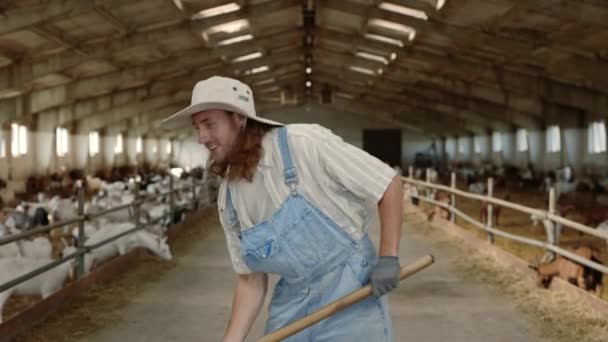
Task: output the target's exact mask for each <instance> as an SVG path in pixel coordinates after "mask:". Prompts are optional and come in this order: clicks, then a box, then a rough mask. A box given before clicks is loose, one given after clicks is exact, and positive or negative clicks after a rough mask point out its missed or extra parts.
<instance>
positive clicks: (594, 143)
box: [588, 121, 606, 153]
mask: <svg viewBox="0 0 608 342" xmlns="http://www.w3.org/2000/svg"><path fill="white" fill-rule="evenodd" d="M588 136H589V153H602V152H606V123H605V122H604V121H596V122H592V123H590V124H589V132H588Z"/></svg>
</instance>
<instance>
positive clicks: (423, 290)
mask: <svg viewBox="0 0 608 342" xmlns="http://www.w3.org/2000/svg"><path fill="white" fill-rule="evenodd" d="M408 217H412V216H408ZM420 224H425V223H421V222H419V221H418V222H416V221H412V219H411V218H410V219H409V220H408V222H406V224H405V229H404V235H403V240H402V248H401V260H402V263H407V262H410V261H412V260H415V259H417V258H418V257H420V256H422V255H424V254H427V253H432V254H433V255H434V256H435V257H436V263H435V264H434V265H433V266H431V267H430V268H428V269H426V270H425V271H423V272H421V273H419V274H417V275H415V276H413V277H412V278H410V279H409V280H407V281H406V282H403V283H401V286H400V287H399V289H398V290H396V292H394V293H392V294H391V295H390V303H391V311H392V315H393V323H394V325H395V337H396V338H395V340H396V341H430V342H433V341H447V340H450V341H452V342H460V341H463V342H464V341H467V342H468V341H505V342H506V341H547V340H544V339H542V338H540V337H539V334H538V333H537V332H536V331H535V329H534V327H533V326H532V325H531V324H530V323H529V322H527V321H526V320H525V319H524V318H523V316H522V315H521V314H520V313H519V312H518V311H516V310H515V309H514V308H513V306H512V305H511V304H510V303H509V302H508V301H507V300H506V299H501V298H497V297H496V294H495V293H493V292H492V290H491V289H489V288H487V287H485V286H482V285H479V284H472V283H469V282H464V281H462V280H461V278H460V277H459V276H458V274H457V272H456V270H455V269H454V265H453V262H454V261H455V260H456V259H458V258H462V255H459V254H458V252H457V251H455V250H450V249H448V248H446V247H445V246H444V245H441V246H439V245H436V244H434V243H433V242H430V241H428V240H426V239H425V237H423V236H422V235H420V234H418V233H416V232H415V229H416V227H419V225H420ZM220 229H221V228H220V227H219V226H217V227H216V228H214V229H212V231H211V233H210V234H209V235H208V237H207V238H206V239H205V240H203V241H200V242H198V243H197V244H196V245H195V246H194V247H193V248H192V249H191V253H189V255H187V256H184V257H180V258H178V259H177V263H178V265H177V267H174V268H173V269H171V270H170V271H168V272H167V273H166V274H165V275H164V276H163V277H162V278H161V279H160V280H159V282H158V283H156V284H151V285H150V286H148V287H147V289H146V290H145V291H144V292H142V293H141V294H139V295H138V296H137V297H135V298H133V300H132V302H131V303H130V304H129V305H128V306H127V307H125V308H124V311H123V312H122V313H121V314H120V315H121V317H122V320H121V321H120V322H119V323H116V324H114V325H112V326H107V327H104V328H102V329H101V330H99V331H97V332H96V333H94V334H92V335H91V336H86V337H84V338H83V339H82V341H87V342H106V341H107V342H110V341H124V340H128V341H133V342H138V341H142V342H143V341H146V342H147V341H220V340H221V337H222V334H223V332H224V328H225V324H226V322H227V319H228V317H229V314H230V305H231V300H232V289H233V286H234V280H235V276H234V273H233V271H232V268H231V265H230V260H229V258H228V254H227V250H226V247H225V243H224V237H223V234H222V232H221V230H220ZM373 231H374V233H376V234H374V235H376V236H375V240H376V241H377V229H373ZM275 281H276V280H275V279H273V280H272V284H274V282H275ZM266 317H267V313H266V309H265V308H264V309H263V311H262V314H261V316H260V317H259V318H258V320H257V321H256V323H255V326H254V328H253V331H252V333H251V334H250V336H249V339H248V341H255V340H256V338H258V337H260V336H261V334H262V332H263V325H264V321H265V319H266Z"/></svg>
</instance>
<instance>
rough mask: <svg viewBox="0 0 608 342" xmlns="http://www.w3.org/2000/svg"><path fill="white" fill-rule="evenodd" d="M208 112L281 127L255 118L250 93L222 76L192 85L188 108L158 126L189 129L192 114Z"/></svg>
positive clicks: (249, 89) (239, 84)
mask: <svg viewBox="0 0 608 342" xmlns="http://www.w3.org/2000/svg"><path fill="white" fill-rule="evenodd" d="M208 109H223V110H226V111H229V112H235V113H238V114H241V115H244V116H246V117H247V118H249V119H252V120H255V121H259V122H262V123H265V124H269V125H276V126H283V124H282V123H280V122H276V121H272V120H268V119H264V118H260V117H258V116H257V115H256V113H255V106H254V103H253V92H252V91H251V88H249V86H248V85H246V84H245V83H243V82H241V81H239V80H235V79H232V78H228V77H222V76H213V77H210V78H208V79H206V80H202V81H199V82H198V83H196V85H195V86H194V89H192V100H191V101H190V106H188V107H186V108H184V109H182V110H180V111H179V112H177V113H175V114H173V115H171V116H170V117H168V118H166V119H164V120H163V121H162V123H161V125H162V126H163V127H165V128H169V129H175V128H181V127H185V126H191V125H192V115H193V114H196V113H198V112H202V111H204V110H208Z"/></svg>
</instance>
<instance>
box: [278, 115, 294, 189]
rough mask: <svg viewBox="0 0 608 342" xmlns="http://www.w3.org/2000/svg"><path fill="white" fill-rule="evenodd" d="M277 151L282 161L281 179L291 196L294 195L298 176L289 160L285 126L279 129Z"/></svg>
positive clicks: (290, 159)
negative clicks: (279, 152) (282, 178)
mask: <svg viewBox="0 0 608 342" xmlns="http://www.w3.org/2000/svg"><path fill="white" fill-rule="evenodd" d="M279 149H280V151H281V159H282V160H283V177H284V179H285V185H287V186H288V187H289V189H290V190H291V193H292V194H295V193H296V185H297V184H298V174H297V172H296V166H295V164H294V163H293V160H292V158H291V153H290V152H289V146H288V143H287V128H286V127H285V126H283V127H281V128H279Z"/></svg>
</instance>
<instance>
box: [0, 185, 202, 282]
mask: <svg viewBox="0 0 608 342" xmlns="http://www.w3.org/2000/svg"><path fill="white" fill-rule="evenodd" d="M169 177H170V178H169V191H167V192H163V193H161V194H160V195H162V196H165V195H169V196H170V199H169V203H170V205H169V207H170V210H169V211H167V212H165V213H164V214H163V215H162V216H160V217H158V218H156V219H154V220H152V221H149V222H146V223H144V224H142V223H141V222H140V217H139V206H140V205H141V204H143V203H144V202H146V200H145V199H141V198H140V196H139V195H140V191H139V183H137V184H136V187H135V199H134V200H133V201H132V202H130V203H127V204H123V205H119V206H116V207H113V208H109V209H106V210H103V211H101V212H99V213H95V214H90V215H88V214H84V188H83V187H82V185H81V184H79V185H78V211H79V216H77V217H76V218H73V219H69V220H65V221H62V222H57V223H54V224H51V225H49V226H47V227H40V228H36V229H32V230H28V231H26V232H22V233H19V234H15V235H11V236H8V237H5V238H2V239H0V246H2V245H6V244H8V243H11V242H17V241H19V240H23V239H25V238H28V237H31V236H33V235H37V234H40V233H47V232H50V231H51V230H53V229H57V228H60V227H63V226H66V225H72V224H75V223H78V224H79V227H78V228H79V229H78V237H77V239H76V241H77V249H76V252H74V253H71V254H69V255H65V256H62V257H61V258H59V259H57V260H54V261H52V262H50V263H48V264H46V265H43V266H41V267H39V268H36V269H34V270H32V271H30V272H27V273H25V274H23V275H21V276H19V277H17V278H15V279H12V280H10V281H8V282H6V283H4V284H1V285H0V293H1V292H3V291H6V290H8V289H10V288H12V287H14V286H17V285H19V284H21V283H23V282H25V281H28V280H30V279H32V278H34V277H36V276H38V275H40V274H42V273H44V272H46V271H48V270H50V269H52V268H55V267H57V266H59V265H61V264H63V263H66V262H69V261H71V260H72V259H76V266H77V275H78V277H79V278H81V277H83V276H84V256H85V254H87V253H90V251H92V250H94V249H96V248H100V247H102V246H104V245H106V244H109V243H111V242H113V241H115V240H117V239H120V238H121V237H124V236H126V235H128V234H132V233H134V232H136V231H139V230H142V229H145V228H147V227H148V226H151V225H153V224H156V223H158V222H159V221H160V222H162V220H164V219H166V218H167V217H170V218H171V219H172V218H173V213H174V212H175V210H176V209H187V208H188V207H190V206H191V209H192V210H196V209H197V202H198V197H197V196H196V195H197V191H196V189H197V185H201V184H202V183H198V182H196V180H195V179H194V178H193V181H192V185H191V186H190V187H188V186H186V187H182V188H179V189H174V188H173V176H171V175H170V176H169ZM190 188H191V189H192V194H193V196H192V200H191V201H190V203H189V205H188V204H187V205H183V206H177V207H176V206H175V201H174V197H175V193H176V192H178V191H182V190H189V189H190ZM132 207H133V208H134V209H135V211H134V213H135V226H134V227H133V228H131V229H129V230H127V231H124V232H122V233H120V234H116V235H113V236H111V237H109V238H107V239H105V240H103V241H100V242H98V243H96V244H94V245H84V242H85V241H84V223H85V222H87V221H90V220H92V219H94V218H98V217H101V216H104V215H107V214H108V213H111V212H114V211H118V210H122V209H125V208H132Z"/></svg>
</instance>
